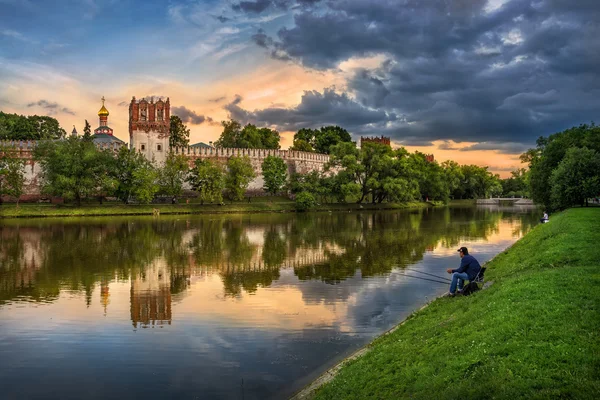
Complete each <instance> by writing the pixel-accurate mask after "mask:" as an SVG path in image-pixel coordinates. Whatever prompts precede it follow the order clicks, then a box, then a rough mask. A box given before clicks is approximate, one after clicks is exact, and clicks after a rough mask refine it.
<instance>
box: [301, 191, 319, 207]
mask: <svg viewBox="0 0 600 400" xmlns="http://www.w3.org/2000/svg"><path fill="white" fill-rule="evenodd" d="M316 205H317V200H315V196H313V195H312V193H309V192H301V193H299V194H298V195H297V196H296V210H298V211H306V210H310V209H311V208H313V207H314V206H316Z"/></svg>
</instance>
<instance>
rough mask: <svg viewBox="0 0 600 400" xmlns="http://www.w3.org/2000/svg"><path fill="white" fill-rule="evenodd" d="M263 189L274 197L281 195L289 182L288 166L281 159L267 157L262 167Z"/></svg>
mask: <svg viewBox="0 0 600 400" xmlns="http://www.w3.org/2000/svg"><path fill="white" fill-rule="evenodd" d="M261 168H262V175H263V180H264V186H263V189H264V190H265V191H267V192H269V193H271V194H272V195H275V194H277V193H279V192H280V191H281V190H282V189H283V187H284V186H285V182H286V180H287V165H286V164H285V161H283V159H281V158H279V157H274V156H267V158H265V159H264V161H263V162H262V165H261Z"/></svg>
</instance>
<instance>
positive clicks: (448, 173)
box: [442, 160, 465, 194]
mask: <svg viewBox="0 0 600 400" xmlns="http://www.w3.org/2000/svg"><path fill="white" fill-rule="evenodd" d="M442 169H443V171H444V179H445V180H446V183H447V185H448V192H449V194H453V193H455V192H456V190H457V189H458V188H459V187H460V185H461V182H462V181H463V180H464V179H465V175H464V174H463V172H462V169H461V168H460V165H458V163H457V162H456V161H452V160H447V161H444V162H443V163H442Z"/></svg>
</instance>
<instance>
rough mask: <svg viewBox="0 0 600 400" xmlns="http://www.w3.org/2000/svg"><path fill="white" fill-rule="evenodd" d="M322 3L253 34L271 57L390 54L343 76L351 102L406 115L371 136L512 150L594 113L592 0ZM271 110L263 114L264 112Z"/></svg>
mask: <svg viewBox="0 0 600 400" xmlns="http://www.w3.org/2000/svg"><path fill="white" fill-rule="evenodd" d="M326 4H327V7H326V8H323V10H321V12H315V11H314V10H304V9H302V10H300V11H298V12H297V13H296V14H295V16H294V22H295V23H294V25H292V26H290V27H284V28H282V29H280V30H279V32H278V34H277V37H270V36H269V35H267V34H266V33H265V32H264V31H262V30H259V31H258V32H257V33H256V34H255V35H254V36H253V37H252V40H253V41H254V43H256V44H257V45H258V46H260V47H262V48H265V49H267V50H268V52H269V53H270V55H271V57H273V58H276V59H284V60H295V61H297V62H299V63H301V64H302V65H304V66H305V67H307V68H311V69H317V70H331V71H334V72H335V71H337V70H338V68H339V66H340V64H341V63H342V62H345V61H348V60H356V59H358V58H361V57H370V56H374V55H381V56H383V57H385V58H386V59H387V60H386V61H385V62H384V63H382V64H381V65H380V66H379V67H378V68H360V69H356V70H354V73H353V75H351V76H350V77H349V78H348V81H347V90H348V96H351V97H352V98H353V99H356V101H355V102H356V103H357V105H360V106H363V107H364V109H365V110H369V111H370V112H381V113H384V114H385V115H398V116H402V118H398V121H396V122H395V123H391V124H389V123H388V124H385V126H383V127H381V126H379V128H381V130H380V131H373V132H372V133H373V134H380V133H382V134H388V135H390V136H392V138H393V139H394V141H396V142H399V143H403V144H417V143H429V142H431V141H434V140H454V141H455V142H461V141H470V142H482V143H481V144H480V145H475V146H473V147H472V148H471V150H476V149H477V150H486V149H488V148H487V147H490V146H496V148H495V150H498V151H500V152H504V153H507V154H513V153H516V152H517V151H519V149H521V148H527V147H529V146H531V145H532V144H533V143H534V141H535V139H536V138H537V137H538V136H540V135H547V134H550V133H553V132H556V131H560V130H563V129H565V128H568V127H570V126H573V125H578V124H580V123H583V122H589V121H590V120H593V119H596V120H597V110H598V109H600V80H598V79H597V72H598V65H600V40H599V39H598V38H599V37H600V25H599V24H593V23H590V21H598V20H600V4H598V2H597V1H595V0H583V1H579V2H567V1H566V0H535V1H534V0H531V1H526V0H513V1H506V2H503V4H500V3H498V4H495V5H494V7H491V6H490V3H489V2H488V1H487V0H472V1H464V0H448V1H444V2H424V1H420V0H406V1H403V2H398V1H395V0H381V1H377V2H366V1H363V0H341V1H331V2H327V3H326ZM267 111H269V110H263V111H262V114H261V115H262V116H265V115H271V114H269V113H267ZM339 119H340V124H342V125H343V123H342V122H341V120H344V118H339ZM265 123H269V121H266V120H265ZM273 123H275V124H281V121H280V120H279V119H276V120H274V121H273ZM369 128H373V127H372V126H371V127H368V126H362V127H361V126H359V125H357V124H355V125H354V126H353V129H355V130H356V131H368V130H369ZM490 149H491V148H490Z"/></svg>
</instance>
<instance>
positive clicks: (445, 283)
mask: <svg viewBox="0 0 600 400" xmlns="http://www.w3.org/2000/svg"><path fill="white" fill-rule="evenodd" d="M400 275H402V276H406V277H408V278H415V279H422V280H424V281H431V282H436V283H441V284H444V285H447V284H448V282H444V281H437V280H435V279H429V278H424V277H422V276H414V275H407V274H400Z"/></svg>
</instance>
